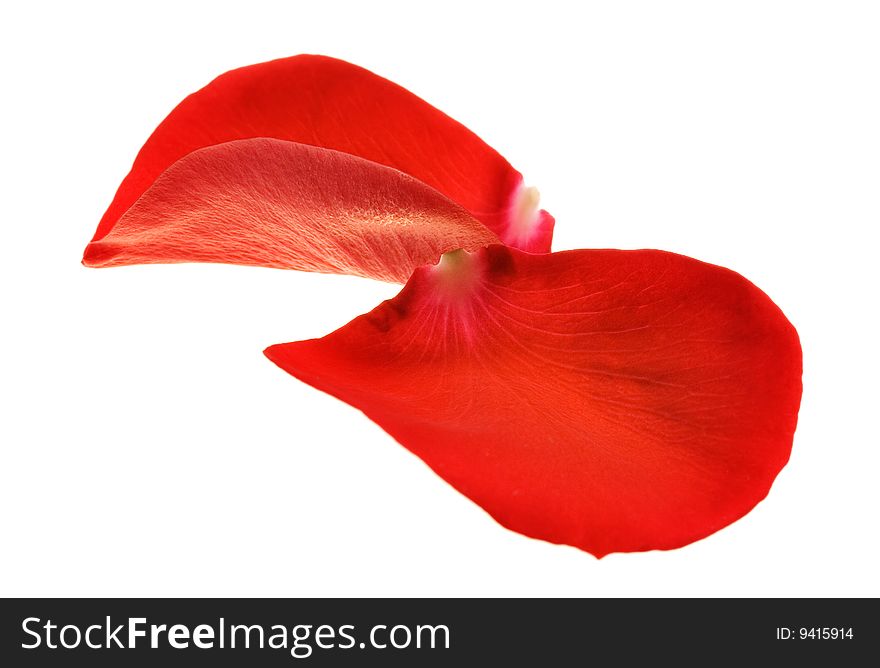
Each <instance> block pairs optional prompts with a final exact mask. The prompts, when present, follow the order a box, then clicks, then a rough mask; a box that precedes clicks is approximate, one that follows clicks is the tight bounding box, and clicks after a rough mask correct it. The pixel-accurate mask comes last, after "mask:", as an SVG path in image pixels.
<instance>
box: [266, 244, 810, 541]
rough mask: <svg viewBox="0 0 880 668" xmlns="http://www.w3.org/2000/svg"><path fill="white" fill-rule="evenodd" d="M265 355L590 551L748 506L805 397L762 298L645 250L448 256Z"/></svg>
mask: <svg viewBox="0 0 880 668" xmlns="http://www.w3.org/2000/svg"><path fill="white" fill-rule="evenodd" d="M266 354H267V356H268V357H269V358H270V359H271V360H272V361H273V362H275V363H276V364H277V365H279V366H280V367H281V368H283V369H285V370H286V371H288V372H290V373H291V374H293V375H294V376H296V377H298V378H300V379H301V380H303V381H304V382H306V383H309V384H311V385H313V386H315V387H317V388H319V389H321V390H324V391H325V392H328V393H330V394H332V395H334V396H336V397H338V398H340V399H342V400H343V401H346V402H348V403H350V404H352V405H353V406H355V407H357V408H359V409H360V410H362V411H363V412H364V413H365V414H366V415H367V416H369V417H370V418H371V419H373V420H374V421H375V422H377V423H378V424H379V425H381V426H382V427H383V428H384V429H385V430H386V431H388V432H389V433H390V434H391V435H392V436H394V437H395V438H396V439H397V440H398V441H399V442H400V443H402V444H403V445H405V446H406V447H407V448H409V449H410V450H412V451H413V452H414V453H415V454H417V455H418V456H419V457H421V458H422V459H423V460H424V461H425V462H426V463H427V464H428V465H429V466H430V467H431V468H432V469H434V470H435V471H436V472H437V473H438V474H440V475H441V476H442V477H443V478H445V479H446V480H447V481H448V482H450V483H451V484H452V485H453V486H454V487H456V488H457V489H458V490H460V491H461V492H462V493H464V494H465V495H467V496H468V497H470V498H471V499H473V500H474V501H475V502H477V503H478V504H479V505H481V506H482V507H483V508H485V509H486V510H487V511H488V512H489V513H490V514H491V515H492V516H493V517H495V519H497V520H498V521H499V522H500V523H501V524H503V525H504V526H506V527H509V528H511V529H514V530H516V531H519V532H522V533H524V534H526V535H528V536H533V537H535V538H541V539H544V540H547V541H552V542H555V543H565V544H569V545H574V546H577V547H579V548H582V549H584V550H587V551H589V552H591V553H593V554H594V555H596V556H602V555H605V554H607V553H609V552H628V551H640V550H650V549H670V548H675V547H679V546H682V545H685V544H687V543H690V542H692V541H694V540H697V539H699V538H702V537H704V536H707V535H708V534H711V533H712V532H714V531H716V530H718V529H720V528H722V527H724V526H726V525H727V524H730V523H731V522H733V521H734V520H736V519H737V518H739V517H741V516H742V515H744V514H745V513H747V512H748V511H749V510H750V509H751V508H752V507H753V506H754V505H755V504H756V503H758V502H759V501H760V500H761V499H763V498H764V496H765V495H766V494H767V492H768V491H769V489H770V486H771V484H772V482H773V480H774V478H775V477H776V475H777V474H778V473H779V471H780V469H781V468H782V467H783V466H784V465H785V463H786V462H787V461H788V457H789V453H790V450H791V444H792V436H793V433H794V430H795V425H796V421H797V412H798V406H799V403H800V396H801V349H800V344H799V341H798V337H797V333H796V331H795V330H794V328H793V327H792V326H791V324H790V323H789V322H788V320H786V318H785V316H784V315H783V314H782V312H781V311H780V310H779V309H778V308H777V307H776V305H774V304H773V302H771V301H770V299H769V298H768V297H767V296H766V295H765V294H764V293H763V292H761V291H760V290H759V289H758V288H756V287H755V286H754V285H752V284H751V283H749V282H748V281H747V280H745V279H744V278H742V277H741V276H739V275H738V274H736V273H734V272H732V271H729V270H727V269H724V268H721V267H717V266H713V265H709V264H704V263H702V262H699V261H697V260H693V259H690V258H686V257H683V256H680V255H675V254H671V253H665V252H661V251H650V250H649V251H616V250H580V251H569V252H562V253H553V254H550V255H529V254H525V253H521V252H518V251H516V250H513V249H510V248H505V247H503V246H499V245H494V246H490V247H488V248H485V249H481V250H479V251H477V252H475V253H474V254H468V253H465V252H464V251H457V252H453V253H450V254H447V255H446V256H444V257H443V259H442V260H441V262H440V264H439V265H438V266H436V267H429V268H422V269H419V270H418V271H417V272H416V273H415V274H414V275H413V277H412V279H411V280H410V281H409V283H408V284H407V285H406V287H405V288H404V289H403V291H402V292H401V293H400V294H399V295H398V296H397V297H395V298H394V299H392V300H390V301H388V302H385V303H383V304H382V305H380V306H379V307H377V308H376V309H375V310H373V311H372V312H371V313H369V314H367V315H363V316H361V317H359V318H356V319H355V320H353V321H352V322H351V323H349V324H348V325H346V326H344V327H342V328H341V329H339V330H337V331H336V332H334V333H332V334H330V335H328V336H326V337H324V338H322V339H317V340H311V341H302V342H297V343H288V344H281V345H276V346H272V347H270V348H268V349H267V351H266Z"/></svg>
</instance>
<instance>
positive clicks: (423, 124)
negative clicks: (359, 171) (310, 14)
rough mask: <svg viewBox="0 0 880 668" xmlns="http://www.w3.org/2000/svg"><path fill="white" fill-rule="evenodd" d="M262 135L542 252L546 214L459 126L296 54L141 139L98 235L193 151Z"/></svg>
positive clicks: (194, 103)
mask: <svg viewBox="0 0 880 668" xmlns="http://www.w3.org/2000/svg"><path fill="white" fill-rule="evenodd" d="M254 137H271V138H275V139H285V140H288V141H295V142H299V143H303V144H310V145H313V146H319V147H323V148H329V149H334V150H337V151H343V152H345V153H351V154H353V155H357V156H360V157H362V158H365V159H367V160H372V161H374V162H378V163H380V164H383V165H386V166H389V167H394V168H395V169H398V170H400V171H402V172H406V173H407V174H410V175H412V176H414V177H416V178H417V179H419V180H420V181H424V182H425V183H427V184H428V185H430V186H432V187H433V188H435V189H437V190H439V191H440V192H441V193H443V194H445V195H446V196H447V197H449V198H450V199H452V200H453V201H455V202H457V203H458V204H460V205H461V206H463V207H464V208H466V209H467V210H468V211H470V213H471V215H473V216H474V217H475V218H477V219H478V220H479V221H481V222H482V223H483V224H484V225H486V226H487V227H488V228H489V229H491V230H492V231H493V232H495V233H496V234H497V235H498V238H500V239H501V240H502V241H503V242H504V243H507V244H511V245H516V246H517V247H519V248H522V249H524V250H528V251H531V252H547V251H549V250H550V240H551V237H552V234H553V218H552V216H550V215H549V214H547V213H546V212H545V211H539V210H538V208H537V196H536V191H534V190H533V189H529V188H524V187H523V180H522V175H521V174H520V173H519V172H518V171H516V170H515V169H514V168H513V167H511V165H510V163H508V162H507V161H506V160H505V159H504V158H503V157H502V156H501V155H499V154H498V153H497V152H496V151H495V150H494V149H492V148H491V147H490V146H488V145H487V144H486V143H485V142H484V141H483V140H481V139H480V138H479V137H477V136H476V135H475V134H474V133H473V132H471V131H470V130H468V129H467V128H466V127H464V126H463V125H461V124H460V123H458V122H457V121H455V120H453V119H451V118H450V117H449V116H447V115H446V114H444V113H442V112H441V111H439V110H437V109H435V108H434V107H432V106H431V105H430V104H428V103H427V102H425V101H424V100H422V99H420V98H418V97H416V96H415V95H413V94H412V93H410V92H409V91H407V90H406V89H404V88H401V87H400V86H398V85H396V84H394V83H392V82H390V81H388V80H386V79H383V78H382V77H379V76H376V75H375V74H373V73H372V72H369V71H367V70H365V69H363V68H361V67H357V66H356V65H352V64H350V63H346V62H344V61H341V60H336V59H334V58H327V57H325V56H311V55H301V56H293V57H291V58H284V59H281V60H274V61H271V62H268V63H261V64H259V65H252V66H249V67H242V68H240V69H236V70H232V71H231V72H227V73H226V74H223V75H221V76H220V77H218V78H217V79H215V80H214V81H212V82H211V83H210V84H208V85H207V86H205V87H204V88H202V89H201V90H199V91H197V92H196V93H193V94H192V95H190V96H189V97H187V98H186V99H184V100H183V101H182V102H181V103H180V104H179V105H178V106H177V107H176V108H175V109H174V110H173V111H172V112H171V113H170V114H169V115H168V117H167V118H166V119H165V120H164V121H162V123H161V124H160V125H159V127H158V128H156V130H155V132H153V134H152V135H151V136H150V138H149V139H148V140H147V142H146V144H144V146H143V148H142V149H141V151H140V153H139V154H138V156H137V159H136V160H135V162H134V165H133V167H132V169H131V172H130V173H129V174H128V176H126V177H125V180H124V181H123V182H122V184H121V185H120V186H119V190H118V191H117V193H116V196H115V198H114V199H113V202H112V203H111V205H110V207H109V208H108V209H107V212H106V213H105V214H104V216H103V218H102V219H101V222H100V224H99V225H98V229H97V232H96V233H95V237H94V240H98V239H102V238H103V237H104V236H106V235H107V234H108V233H109V232H110V230H111V229H113V226H114V225H115V224H116V222H117V221H118V220H119V218H120V217H121V216H122V215H123V214H124V213H125V211H126V210H127V209H128V208H129V207H130V206H131V205H132V204H134V202H135V201H136V200H137V199H138V198H139V197H140V196H141V195H142V194H143V193H144V192H145V191H146V190H147V189H148V188H149V187H150V185H151V184H152V183H153V181H155V180H156V179H157V178H158V177H159V175H160V174H162V173H163V172H164V171H165V170H166V169H168V168H169V167H170V166H171V165H172V164H174V163H175V162H177V161H178V160H179V159H181V158H183V157H184V156H185V155H187V154H189V153H191V152H192V151H195V150H197V149H200V148H204V147H207V146H212V145H214V144H221V143H225V142H228V141H232V140H236V139H248V138H254Z"/></svg>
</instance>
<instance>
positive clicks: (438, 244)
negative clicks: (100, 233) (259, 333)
mask: <svg viewBox="0 0 880 668" xmlns="http://www.w3.org/2000/svg"><path fill="white" fill-rule="evenodd" d="M492 242H497V238H495V236H494V235H493V234H492V233H491V232H490V231H489V230H488V229H486V227H484V226H483V225H482V224H481V223H480V222H478V221H477V220H475V219H474V218H472V217H471V216H470V214H468V212H467V211H465V210H464V209H463V208H461V207H460V206H458V205H457V204H455V203H454V202H451V201H450V200H448V199H446V198H445V197H444V196H443V195H441V194H440V193H438V192H437V191H436V190H434V189H433V188H430V187H428V186H426V185H425V184H424V183H422V182H421V181H417V180H416V179H414V178H412V177H411V176H408V175H407V174H404V173H402V172H399V171H397V170H395V169H391V168H389V167H384V166H383V165H379V164H376V163H374V162H370V161H368V160H363V159H361V158H358V157H355V156H353V155H349V154H347V153H340V152H338V151H330V150H328V149H323V148H316V147H314V146H307V145H305V144H297V143H294V142H288V141H281V140H278V139H242V140H239V141H234V142H228V143H226V144H218V145H216V146H210V147H208V148H204V149H200V150H198V151H196V152H194V153H190V154H189V155H188V156H186V157H185V158H183V159H182V160H179V161H178V162H176V163H175V164H174V165H172V166H171V167H170V168H169V169H168V170H167V171H166V172H165V173H164V174H162V176H160V177H159V178H158V179H157V180H156V181H155V182H154V183H153V184H152V186H150V188H149V189H148V190H147V191H146V192H145V193H144V194H143V195H142V196H141V197H140V199H139V200H138V201H137V202H136V203H135V204H134V205H133V206H132V207H131V208H130V209H129V210H128V211H127V212H126V213H125V214H124V215H123V216H122V217H121V218H120V219H119V222H118V223H117V224H116V225H115V226H114V228H113V229H112V230H111V231H110V233H109V234H107V235H106V236H105V237H104V238H103V239H101V240H100V241H93V242H92V243H90V244H89V246H88V248H86V252H85V256H84V259H83V262H85V264H87V265H89V266H96V267H97V266H101V267H106V266H113V265H124V264H136V263H148V262H225V263H230V264H249V265H260V266H267V267H280V268H283V269H303V270H306V271H321V272H328V273H345V274H357V275H360V276H366V277H369V278H377V279H380V280H386V281H397V282H401V283H402V282H404V281H406V279H407V278H408V277H409V276H410V275H411V274H412V271H413V269H414V268H416V267H419V266H422V265H424V264H426V263H431V262H436V261H437V258H439V257H440V255H441V254H442V253H444V252H445V251H448V250H450V249H451V248H458V247H459V246H464V247H467V248H471V249H474V248H478V247H480V246H484V245H486V244H489V243H492Z"/></svg>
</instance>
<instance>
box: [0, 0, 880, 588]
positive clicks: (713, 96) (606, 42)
mask: <svg viewBox="0 0 880 668" xmlns="http://www.w3.org/2000/svg"><path fill="white" fill-rule="evenodd" d="M10 6H11V5H9V4H7V5H4V8H3V10H2V17H0V33H2V34H0V50H2V53H0V55H2V58H0V67H2V106H0V121H2V122H0V128H2V133H3V134H2V148H0V151H2V154H0V155H2V157H0V161H2V163H0V168H2V174H0V177H2V178H0V183H2V214H0V215H2V219H0V220H2V250H3V260H2V263H0V272H2V288H0V290H2V292H0V300H2V311H0V313H2V330H0V332H2V333H0V336H2V346H0V364H2V367H0V383H2V385H0V391H2V403H0V409H2V420H0V438H2V446H0V447H2V464H0V536H2V542H3V546H2V551H0V594H2V595H111V596H113V595H125V596H133V595H232V596H235V595H255V596H273V595H293V596H299V595H314V596H327V595H402V596H427V595H502V596H504V595H554V596H556V595H559V596H565V595H583V596H600V595H610V596H628V595H645V596H654V595H666V596H679V595H689V596H693V595H695V596H702V595H726V596H739V595H758V596H761V595H766V596H781V595H793V596H801V595H804V596H806V595H819V596H826V595H845V596H859V595H874V596H877V595H880V586H878V575H877V568H876V563H877V561H878V548H880V541H878V530H877V523H878V521H877V512H878V508H880V503H878V486H880V485H878V471H880V449H878V446H880V442H878V441H880V438H878V429H877V410H878V407H877V402H878V399H880V391H878V385H880V383H878V379H880V375H878V374H880V369H878V364H877V345H878V344H877V337H878V328H877V324H878V318H877V310H878V303H880V300H878V297H877V286H878V280H877V272H878V268H877V265H878V262H877V260H876V257H877V253H878V248H877V244H876V240H877V239H876V229H877V225H878V220H880V38H878V35H880V20H878V18H880V17H878V10H877V5H876V3H869V2H865V3H856V2H826V3H816V2H804V1H801V2H766V1H762V2H736V3H734V2H730V3H726V2H725V3H719V2H713V3H706V2H688V3H683V2H673V3H669V2H664V3H654V2H645V3H633V2H613V3H612V2H604V3H575V2H571V1H570V0H569V1H568V2H558V3H550V2H528V3H524V4H516V3H512V2H505V3H500V4H490V3H484V2H474V1H469V2H464V3H455V2H450V1H449V0H445V1H444V2H443V3H431V4H430V5H428V4H425V5H422V4H421V3H414V2H410V3H398V4H389V3H381V2H378V3H377V2H362V3H351V4H342V3H332V2H307V3H297V2H288V3H280V2H279V3H261V2H253V1H249V2H240V3H234V4H229V3H217V2H211V3H204V4H202V3H182V2H173V3H164V2H150V3H143V4H142V5H135V4H133V3H132V4H131V5H129V4H128V3H112V4H109V3H108V4H107V5H93V4H84V3H63V4H62V3H58V4H55V5H47V4H44V3H39V2H32V3H16V4H15V9H10ZM301 52H312V53H324V54H328V55H333V56H337V57H341V58H344V59H347V60H350V61H352V62H355V63H358V64H360V65H363V66H365V67H367V68H369V69H372V70H373V71H375V72H377V73H379V74H382V75H383V76H386V77H388V78H390V79H392V80H394V81H396V82H398V83H400V84H402V85H404V86H406V87H407V88H409V89H410V90H412V91H413V92H415V93H417V94H418V95H420V96H422V97H424V98H426V99H427V100H429V101H430V102H432V103H433V104H435V105H436V106H438V107H440V108H441V109H443V110H444V111H446V112H447V113H449V114H451V115H452V116H453V117H455V118H457V119H458V120H460V121H462V122H463V123H465V124H466V125H467V126H468V127H470V128H471V129H472V130H474V131H475V132H477V133H478V134H479V135H481V136H482V137H483V138H484V139H486V140H487V141H488V142H489V143H490V144H491V145H493V146H494V147H495V148H497V149H498V150H499V151H500V152H501V153H503V154H504V155H505V156H506V157H507V158H508V159H509V160H510V161H511V162H512V163H513V164H514V165H515V166H516V167H517V168H519V169H520V170H521V171H523V172H524V174H525V176H526V179H527V181H528V182H529V183H531V184H534V185H537V186H538V187H539V188H540V190H541V192H542V194H543V203H544V205H545V206H546V208H547V209H548V210H550V211H551V212H552V213H553V214H554V215H555V216H556V219H557V233H556V242H555V247H556V248H557V249H564V248H577V247H620V248H638V247H656V248H663V249H668V250H674V251H678V252H681V253H685V254H688V255H692V256H695V257H698V258H700V259H703V260H707V261H709V262H714V263H718V264H721V265H725V266H729V267H731V268H733V269H735V270H737V271H739V272H740V273H742V274H744V275H745V276H747V277H748V278H750V279H751V280H753V281H754V282H756V283H757V284H758V285H759V286H761V287H762V288H763V289H764V290H765V291H766V292H767V293H768V294H770V295H771V297H772V298H773V299H774V300H775V301H776V302H777V303H778V304H779V305H780V306H781V307H782V309H783V310H784V311H785V312H786V314H787V315H788V316H789V318H790V319H791V321H792V322H793V323H794V324H795V326H796V327H797V328H798V330H799V332H800V335H801V338H802V342H803V349H804V366H805V373H804V386H805V389H804V397H803V406H802V409H801V414H800V424H799V427H798V431H797V434H796V437H795V444H794V450H793V454H792V458H791V463H790V464H789V466H788V467H787V468H786V469H785V470H784V471H783V472H782V474H781V475H780V477H779V479H778V480H777V482H776V484H775V485H774V488H773V490H772V491H771V493H770V496H769V497H768V499H767V500H766V501H765V502H763V503H761V504H760V505H759V506H758V507H757V508H756V509H755V510H754V511H753V512H752V513H750V514H749V515H748V516H746V517H745V518H744V519H743V520H741V521H739V522H737V523H736V524H735V525H733V526H731V527H729V528H727V529H724V530H722V531H720V532H719V533H717V534H715V535H713V536H711V537H710V538H708V539H705V540H703V541H700V542H698V543H696V544H694V545H691V546H689V547H686V548H684V549H680V550H676V551H672V552H665V553H663V552H652V553H647V554H628V555H611V556H609V557H607V558H605V559H603V560H601V561H597V560H596V559H594V558H593V557H591V556H590V555H588V554H585V553H582V552H579V551H577V550H575V549H572V548H567V547H560V546H554V545H549V544H546V543H543V542H539V541H534V540H530V539H527V538H524V537H522V536H520V535H517V534H514V533H511V532H509V531H507V530H505V529H502V528H501V527H499V526H498V525H497V524H495V522H494V521H492V520H491V519H490V518H489V517H488V516H487V515H486V514H485V513H484V512H483V511H481V510H480V509H479V508H478V507H476V506H475V505H473V504H472V503H471V502H469V501H467V500H466V499H465V498H463V497H462V496H460V495H459V494H457V493H456V492H454V491H453V490H452V489H451V488H450V487H448V486H447V485H446V483H444V482H443V481H442V480H441V479H440V478H438V477H437V476H435V475H434V474H433V473H431V472H430V471H429V470H428V468H427V467H426V466H425V465H423V464H422V463H421V461H420V460H418V459H417V458H416V457H414V456H413V455H411V454H410V453H409V452H407V451H406V450H405V449H404V448H402V447H401V446H399V445H397V444H396V443H395V442H394V441H393V440H392V439H391V438H390V437H389V436H387V435H386V434H385V433H384V432H382V431H381V430H380V429H379V428H378V427H376V426H375V425H373V424H372V423H371V422H369V421H368V420H367V419H366V418H364V417H363V416H362V415H361V414H360V413H358V412H357V411H355V410H353V409H351V408H350V407H348V406H346V405H344V404H342V403H340V402H338V401H336V400H335V399H332V398H330V397H328V396H326V395H323V394H321V393H319V392H317V391H315V390H313V389H311V388H309V387H307V386H305V385H303V384H301V383H299V382H298V381H296V380H294V379H293V378H292V377H289V376H287V375H286V374H284V373H283V372H281V371H280V370H279V369H277V368H275V367H274V366H273V365H272V364H271V363H269V362H268V361H267V360H266V359H264V357H263V355H262V353H261V351H262V349H263V348H264V347H265V346H266V345H269V344H272V343H278V342H283V341H291V340H296V339H300V338H310V337H315V336H320V335H323V334H325V333H327V332H329V331H331V330H332V329H334V328H336V327H338V326H340V325H342V324H343V323H345V322H347V321H348V320H350V319H351V318H353V317H355V316H356V315H358V314H360V313H362V312H364V311H367V310H369V309H370V308H372V307H373V306H374V305H376V304H377V303H378V302H379V301H380V300H381V299H384V298H387V297H390V296H392V295H393V294H395V293H396V291H397V287H396V286H392V285H385V284H380V283H374V282H371V281H367V280H362V279H356V278H351V277H337V276H319V275H310V274H304V273H296V272H284V271H275V270H269V269H257V268H242V267H230V266H198V265H191V266H148V267H129V268H121V269H108V270H89V269H85V268H84V267H82V266H80V257H81V253H82V250H83V247H84V246H85V244H86V242H87V241H88V240H89V239H90V237H91V235H92V233H93V232H94V229H95V226H96V225H97V222H98V219H99V218H100V216H101V214H102V213H103V211H104V209H105V208H106V206H107V205H108V204H109V202H110V199H111V197H112V195H113V193H114V192H115V190H116V187H117V186H118V184H119V182H120V180H121V179H122V177H123V176H124V175H125V173H126V172H127V170H128V168H129V167H130V165H131V161H132V160H133V158H134V156H135V154H136V152H137V150H138V149H139V148H140V146H141V144H142V143H143V141H144V140H145V139H146V138H147V136H148V135H149V133H150V132H151V131H152V130H153V128H154V127H155V126H156V125H157V124H158V123H159V121H161V120H162V118H163V117H164V116H165V115H166V114H167V113H168V112H169V111H170V110H171V108H172V107H173V106H174V105H175V104H176V103H177V102H178V101H179V100H180V99H181V98H182V97H184V96H185V95H186V94H188V93H190V92H192V91H194V90H196V89H197V88H199V87H201V86H202V85H204V84H205V83H207V82H208V81H209V80H210V79H212V78H213V77H214V76H216V75H218V74H220V73H221V72H223V71H226V70H228V69H231V68H234V67H238V66H241V65H246V64H251V63H255V62H260V61H264V60H268V59H272V58H276V57H281V56H287V55H292V54H296V53H301Z"/></svg>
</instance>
